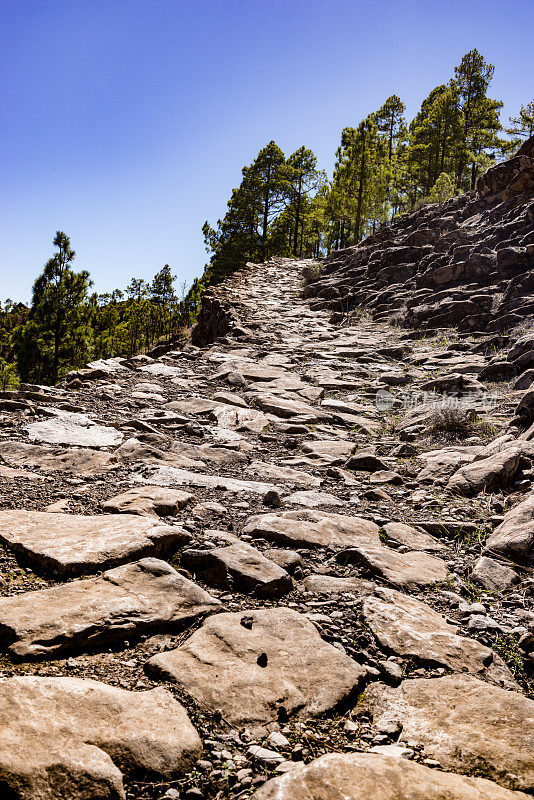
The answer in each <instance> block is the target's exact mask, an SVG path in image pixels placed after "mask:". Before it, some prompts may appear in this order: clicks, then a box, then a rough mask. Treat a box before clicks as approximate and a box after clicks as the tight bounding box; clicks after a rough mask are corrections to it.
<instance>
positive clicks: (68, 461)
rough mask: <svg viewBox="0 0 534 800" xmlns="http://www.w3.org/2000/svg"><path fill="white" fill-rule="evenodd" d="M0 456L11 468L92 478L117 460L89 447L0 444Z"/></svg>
mask: <svg viewBox="0 0 534 800" xmlns="http://www.w3.org/2000/svg"><path fill="white" fill-rule="evenodd" d="M0 457H1V458H2V459H3V460H4V461H5V462H6V463H7V464H10V465H11V466H12V467H28V468H29V469H39V470H40V472H41V473H48V472H68V473H70V474H71V475H80V476H82V477H84V476H87V475H94V474H98V473H100V472H105V470H106V469H108V468H109V467H110V466H112V465H113V463H114V462H115V461H116V460H117V459H116V458H115V456H114V455H113V453H106V452H104V451H101V450H92V449H90V448H85V447H84V448H78V447H72V448H68V449H66V450H65V449H63V448H60V447H46V446H45V445H39V444H28V442H0Z"/></svg>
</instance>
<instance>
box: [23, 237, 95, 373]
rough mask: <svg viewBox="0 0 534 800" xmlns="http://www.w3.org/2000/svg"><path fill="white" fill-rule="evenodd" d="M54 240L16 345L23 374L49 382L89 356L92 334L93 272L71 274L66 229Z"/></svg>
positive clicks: (73, 253) (70, 256)
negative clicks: (90, 278) (89, 289)
mask: <svg viewBox="0 0 534 800" xmlns="http://www.w3.org/2000/svg"><path fill="white" fill-rule="evenodd" d="M53 243H54V246H55V247H57V251H56V252H55V253H54V255H53V256H52V258H50V259H49V260H48V261H47V263H46V264H45V267H44V269H43V272H42V274H41V275H40V276H39V277H38V278H37V280H36V281H35V283H34V285H33V295H32V304H31V309H30V314H29V319H28V322H27V323H26V325H25V326H24V327H23V329H22V330H21V331H20V332H19V335H18V339H17V344H16V357H17V364H18V370H19V374H20V376H21V378H22V379H23V380H25V381H26V380H36V379H38V380H40V381H43V382H45V383H50V384H54V383H56V382H57V380H58V377H59V376H60V375H61V374H63V373H64V372H66V371H68V369H70V368H72V367H77V366H81V365H83V364H84V363H85V362H86V361H87V360H88V357H89V354H90V348H91V338H92V330H91V318H90V307H89V305H88V294H87V292H88V288H89V286H90V285H91V281H90V280H89V273H88V272H87V271H86V270H82V271H81V272H73V270H72V267H71V264H72V262H73V261H74V258H75V255H76V254H75V252H74V250H73V249H72V248H71V245H70V239H69V237H68V236H67V235H66V234H65V233H63V232H62V231H57V233H56V235H55V237H54V241H53Z"/></svg>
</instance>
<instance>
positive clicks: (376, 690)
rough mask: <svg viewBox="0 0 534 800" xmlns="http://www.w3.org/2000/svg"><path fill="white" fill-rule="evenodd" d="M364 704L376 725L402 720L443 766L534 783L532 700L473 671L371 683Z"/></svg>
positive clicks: (524, 787) (511, 782) (407, 735)
mask: <svg viewBox="0 0 534 800" xmlns="http://www.w3.org/2000/svg"><path fill="white" fill-rule="evenodd" d="M364 707H365V708H367V709H369V710H370V711H371V713H372V714H373V719H374V722H375V723H376V724H378V725H382V724H385V723H386V722H393V723H400V725H401V726H402V734H401V736H402V738H403V739H404V741H413V742H416V743H418V744H420V745H422V746H423V747H424V749H425V753H426V754H427V757H430V758H434V759H437V760H438V761H439V763H440V764H441V766H442V767H444V768H445V769H451V770H455V771H457V772H462V773H465V774H467V775H473V774H478V775H484V776H485V777H487V778H490V779H491V780H494V781H495V782H496V783H499V784H501V785H502V786H506V787H507V788H509V789H517V790H521V791H527V792H530V793H531V792H532V789H533V788H534V759H533V758H532V752H533V745H534V701H532V700H529V699H528V698H527V697H524V696H523V695H522V694H519V693H518V692H509V691H505V690H504V689H501V688H500V687H497V686H493V685H491V684H489V683H486V682H484V681H480V680H478V678H474V677H472V676H471V675H447V676H446V677H444V678H415V679H411V680H405V681H403V682H402V683H401V684H400V686H398V687H397V688H395V689H392V688H388V687H386V686H384V685H383V684H374V685H371V686H369V687H368V688H367V689H366V692H365V703H364Z"/></svg>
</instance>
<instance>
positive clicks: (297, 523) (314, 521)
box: [243, 509, 380, 548]
mask: <svg viewBox="0 0 534 800" xmlns="http://www.w3.org/2000/svg"><path fill="white" fill-rule="evenodd" d="M243 532H244V533H246V534H248V535H249V536H256V537H261V538H263V539H266V540H267V541H271V542H277V543H278V544H284V545H290V546H293V547H336V548H341V547H352V546H355V545H357V544H360V543H364V542H365V543H369V544H373V543H375V544H379V543H380V538H379V529H378V526H377V525H375V524H374V523H373V522H369V521H368V520H365V519H362V518H361V517H348V516H344V515H342V514H333V513H328V512H326V511H312V510H308V509H302V510H299V511H283V512H282V513H280V514H262V515H260V516H256V517H251V518H250V519H249V520H248V521H247V524H246V525H245V527H244V528H243Z"/></svg>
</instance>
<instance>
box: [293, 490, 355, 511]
mask: <svg viewBox="0 0 534 800" xmlns="http://www.w3.org/2000/svg"><path fill="white" fill-rule="evenodd" d="M284 505H290V506H305V507H306V508H322V507H324V506H344V505H346V502H345V501H344V500H340V499H339V497H336V496H335V495H333V494H329V493H328V492H314V491H313V490H311V491H304V492H293V494H289V495H287V497H284Z"/></svg>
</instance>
